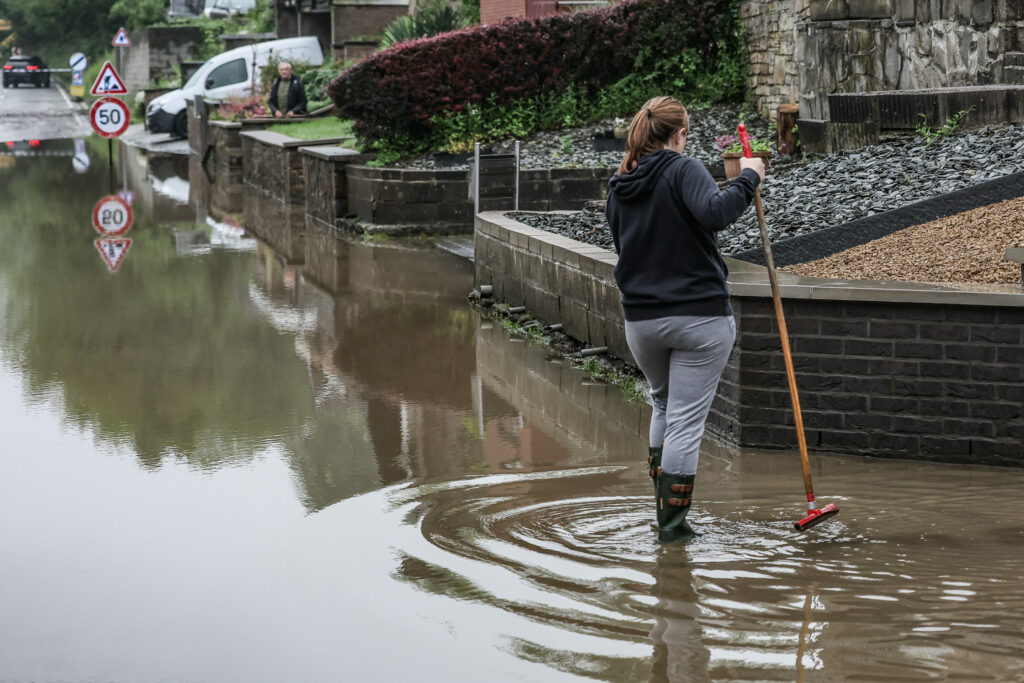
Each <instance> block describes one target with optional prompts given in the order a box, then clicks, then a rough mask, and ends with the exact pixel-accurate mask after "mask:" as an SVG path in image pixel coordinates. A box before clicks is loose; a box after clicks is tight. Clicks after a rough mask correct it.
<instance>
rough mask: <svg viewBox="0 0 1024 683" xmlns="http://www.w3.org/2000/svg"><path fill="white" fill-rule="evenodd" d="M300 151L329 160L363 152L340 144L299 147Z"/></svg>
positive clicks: (359, 154)
mask: <svg viewBox="0 0 1024 683" xmlns="http://www.w3.org/2000/svg"><path fill="white" fill-rule="evenodd" d="M299 153H300V154H305V155H306V156H311V157H316V158H318V159H326V160H328V161H331V160H333V159H341V158H345V157H353V156H362V154H363V153H362V152H360V151H359V150H357V149H348V148H347V147H340V146H338V145H309V146H304V147H299Z"/></svg>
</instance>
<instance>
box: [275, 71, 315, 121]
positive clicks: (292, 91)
mask: <svg viewBox="0 0 1024 683" xmlns="http://www.w3.org/2000/svg"><path fill="white" fill-rule="evenodd" d="M279 85H281V77H280V76H278V77H277V78H276V79H275V80H274V84H273V85H271V86H270V100H269V102H268V105H269V106H270V113H271V114H276V113H277V110H278V106H277V87H278V86H279ZM289 111H290V112H291V113H293V114H300V113H302V112H304V111H306V89H305V88H303V87H302V81H300V80H299V77H298V76H296V75H295V74H294V73H293V74H292V84H291V86H290V87H289V88H288V109H287V111H285V112H284V113H286V114H287V113H288V112H289Z"/></svg>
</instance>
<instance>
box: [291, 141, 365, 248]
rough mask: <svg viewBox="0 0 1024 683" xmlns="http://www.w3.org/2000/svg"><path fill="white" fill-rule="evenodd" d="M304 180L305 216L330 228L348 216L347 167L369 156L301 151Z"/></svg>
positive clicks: (323, 150)
mask: <svg viewBox="0 0 1024 683" xmlns="http://www.w3.org/2000/svg"><path fill="white" fill-rule="evenodd" d="M299 152H300V154H301V156H302V164H303V173H304V175H305V177H306V216H308V217H309V218H310V219H311V220H314V221H318V222H321V223H324V224H325V225H327V226H330V227H331V228H334V227H336V226H337V225H338V220H339V219H341V218H344V217H345V216H346V215H348V210H349V209H348V172H347V171H348V166H349V165H350V164H354V163H366V161H368V160H369V158H370V155H366V154H362V153H360V152H358V151H356V150H354V149H345V148H343V147H336V146H323V147H301V148H300V149H299Z"/></svg>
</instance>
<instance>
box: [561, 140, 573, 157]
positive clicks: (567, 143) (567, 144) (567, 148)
mask: <svg viewBox="0 0 1024 683" xmlns="http://www.w3.org/2000/svg"><path fill="white" fill-rule="evenodd" d="M571 151H572V140H571V139H570V138H569V136H568V135H563V136H562V154H564V155H566V156H569V152H571Z"/></svg>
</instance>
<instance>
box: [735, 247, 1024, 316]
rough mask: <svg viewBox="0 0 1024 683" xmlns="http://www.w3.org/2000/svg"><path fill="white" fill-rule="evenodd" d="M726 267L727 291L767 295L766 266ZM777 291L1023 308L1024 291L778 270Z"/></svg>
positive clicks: (789, 295) (821, 297) (795, 295)
mask: <svg viewBox="0 0 1024 683" xmlns="http://www.w3.org/2000/svg"><path fill="white" fill-rule="evenodd" d="M725 262H726V265H727V266H728V267H729V291H730V293H731V294H732V295H733V296H748V297H770V296H771V295H772V293H771V286H770V285H769V283H768V269H767V268H765V267H764V266H759V265H757V264H754V263H748V262H746V261H740V260H738V259H733V258H728V257H726V258H725ZM778 282H779V293H780V294H781V295H782V298H784V299H811V300H815V301H875V302H887V303H918V304H942V305H949V304H958V305H967V306H1010V307H1014V308H1024V290H1022V289H1021V288H1020V287H1018V286H1017V285H990V284H980V283H963V284H957V283H950V284H947V285H938V284H927V283H923V282H895V281H887V280H833V279H824V278H811V277H803V276H801V275H794V274H792V273H787V272H784V271H779V272H778Z"/></svg>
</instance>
